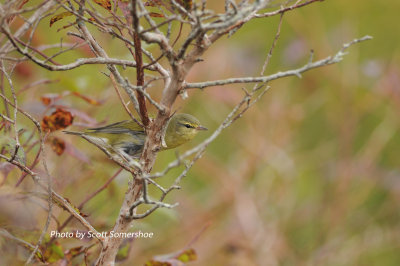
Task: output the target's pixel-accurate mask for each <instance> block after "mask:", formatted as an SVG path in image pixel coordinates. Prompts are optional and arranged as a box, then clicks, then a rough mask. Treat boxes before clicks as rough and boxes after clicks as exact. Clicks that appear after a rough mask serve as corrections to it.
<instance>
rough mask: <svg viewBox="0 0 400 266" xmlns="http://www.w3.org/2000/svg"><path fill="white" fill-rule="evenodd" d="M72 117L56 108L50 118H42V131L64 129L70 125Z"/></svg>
mask: <svg viewBox="0 0 400 266" xmlns="http://www.w3.org/2000/svg"><path fill="white" fill-rule="evenodd" d="M73 120H74V117H73V116H72V114H71V113H70V112H68V111H65V110H63V109H61V108H57V110H56V111H54V112H53V113H52V114H51V115H50V116H44V117H43V119H42V122H41V126H42V129H43V130H44V131H50V132H53V131H56V130H59V129H64V128H66V127H68V126H69V125H71V124H72V121H73Z"/></svg>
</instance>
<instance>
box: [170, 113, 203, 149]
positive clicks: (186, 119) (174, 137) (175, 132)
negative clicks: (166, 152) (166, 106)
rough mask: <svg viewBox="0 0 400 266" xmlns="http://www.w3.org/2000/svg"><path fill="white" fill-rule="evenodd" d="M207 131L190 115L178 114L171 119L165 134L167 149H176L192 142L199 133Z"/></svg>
mask: <svg viewBox="0 0 400 266" xmlns="http://www.w3.org/2000/svg"><path fill="white" fill-rule="evenodd" d="M201 130H207V128H205V127H203V126H202V125H201V124H200V122H199V120H198V119H197V118H196V117H194V116H192V115H189V114H176V115H174V116H172V117H171V119H170V121H169V123H168V127H167V131H166V133H165V143H166V144H167V149H171V148H175V147H177V146H179V145H182V144H183V143H185V142H188V141H190V140H192V139H193V138H194V137H195V136H196V135H197V133H198V132H199V131H201Z"/></svg>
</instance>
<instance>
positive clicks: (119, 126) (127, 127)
mask: <svg viewBox="0 0 400 266" xmlns="http://www.w3.org/2000/svg"><path fill="white" fill-rule="evenodd" d="M88 132H91V133H108V134H123V133H129V134H132V133H133V132H136V133H139V132H140V133H141V132H144V130H143V128H142V127H141V126H140V125H139V124H137V123H136V122H134V121H128V120H125V121H121V122H117V123H114V124H110V125H107V126H104V127H97V128H89V129H88Z"/></svg>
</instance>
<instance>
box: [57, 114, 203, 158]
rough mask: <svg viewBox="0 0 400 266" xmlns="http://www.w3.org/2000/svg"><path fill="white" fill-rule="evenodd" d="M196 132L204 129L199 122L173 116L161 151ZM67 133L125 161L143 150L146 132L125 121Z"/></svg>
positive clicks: (190, 116) (185, 139) (138, 154)
mask: <svg viewBox="0 0 400 266" xmlns="http://www.w3.org/2000/svg"><path fill="white" fill-rule="evenodd" d="M200 130H207V128H205V127H203V126H202V125H201V124H200V122H199V120H198V119H197V118H195V117H194V116H192V115H189V114H175V115H173V116H172V117H171V118H170V120H169V122H168V125H167V129H166V131H165V137H164V140H165V144H166V147H162V150H167V149H172V148H176V147H178V146H179V145H182V144H184V143H186V142H188V141H190V140H192V139H193V138H194V137H195V136H196V135H197V133H198V132H199V131H200ZM63 132H64V133H67V134H72V135H78V136H81V137H85V138H87V139H89V140H91V141H92V142H94V143H96V144H98V145H99V146H101V147H104V148H105V149H106V150H107V151H108V152H110V153H111V154H115V153H121V154H122V155H124V156H127V157H128V158H129V157H130V158H133V159H138V158H139V157H140V155H141V153H142V151H143V146H144V142H145V139H146V133H145V131H144V129H143V128H142V127H141V126H140V125H139V124H138V123H136V122H135V121H133V120H129V121H128V120H125V121H121V122H117V123H114V124H110V125H107V126H104V127H97V128H89V129H86V130H85V131H84V132H74V131H63Z"/></svg>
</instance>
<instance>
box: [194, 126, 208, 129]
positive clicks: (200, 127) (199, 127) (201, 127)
mask: <svg viewBox="0 0 400 266" xmlns="http://www.w3.org/2000/svg"><path fill="white" fill-rule="evenodd" d="M196 129H197V130H208V128H206V127H203V126H198V127H196Z"/></svg>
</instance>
